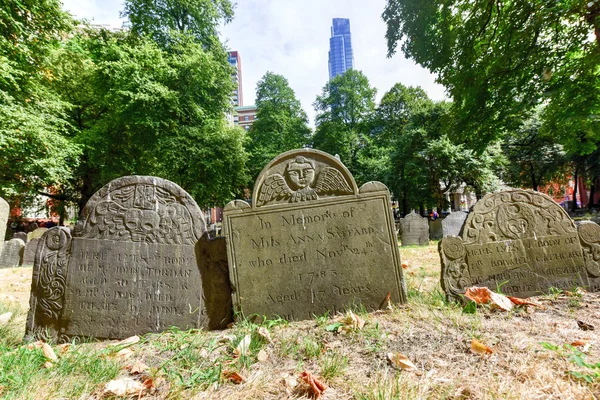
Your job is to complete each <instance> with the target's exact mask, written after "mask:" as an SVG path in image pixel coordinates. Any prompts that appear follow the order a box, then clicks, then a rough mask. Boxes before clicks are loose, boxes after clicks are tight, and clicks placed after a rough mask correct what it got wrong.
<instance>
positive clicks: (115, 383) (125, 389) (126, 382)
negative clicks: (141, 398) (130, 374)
mask: <svg viewBox="0 0 600 400" xmlns="http://www.w3.org/2000/svg"><path fill="white" fill-rule="evenodd" d="M144 389H145V387H144V384H143V383H141V382H138V381H135V380H133V379H131V378H121V379H114V380H112V381H110V382H108V383H107V384H106V386H104V393H107V394H113V395H115V396H127V395H131V394H141V392H142V391H143V390H144Z"/></svg>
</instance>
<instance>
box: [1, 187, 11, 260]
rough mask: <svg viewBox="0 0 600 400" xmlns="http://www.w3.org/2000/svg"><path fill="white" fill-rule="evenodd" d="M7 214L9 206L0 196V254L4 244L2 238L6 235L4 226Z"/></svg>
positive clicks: (6, 221)
mask: <svg viewBox="0 0 600 400" xmlns="http://www.w3.org/2000/svg"><path fill="white" fill-rule="evenodd" d="M8 214H10V207H9V205H8V203H7V202H6V200H4V199H3V198H2V197H0V254H2V247H3V246H4V238H5V237H6V227H7V224H8Z"/></svg>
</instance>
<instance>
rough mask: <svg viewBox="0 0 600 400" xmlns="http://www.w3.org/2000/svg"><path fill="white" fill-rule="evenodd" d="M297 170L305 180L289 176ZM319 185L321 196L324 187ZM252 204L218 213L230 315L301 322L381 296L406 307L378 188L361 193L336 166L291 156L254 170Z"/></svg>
mask: <svg viewBox="0 0 600 400" xmlns="http://www.w3.org/2000/svg"><path fill="white" fill-rule="evenodd" d="M302 169H304V171H302ZM295 170H300V171H301V172H300V176H301V177H302V176H307V179H305V180H304V181H300V180H298V179H295V178H294V179H295V180H294V179H292V178H291V177H290V176H288V174H289V172H288V171H295ZM277 175H278V176H277ZM274 176H275V177H274ZM325 178H327V179H328V181H329V183H328V185H329V186H328V187H329V189H327V188H325V187H324V186H323V183H322V182H323V179H325ZM276 179H277V180H278V185H283V186H284V189H286V191H282V192H281V193H282V194H279V195H278V194H277V193H276V192H272V194H269V190H271V189H272V188H271V187H267V186H268V185H270V184H271V182H273V181H275V180H276ZM296 182H299V183H300V184H304V186H300V185H297V184H296ZM253 204H254V206H253V207H252V206H250V205H249V204H248V203H246V202H243V201H239V200H238V201H234V202H231V203H229V204H228V205H227V206H226V207H225V210H224V230H225V235H226V238H227V249H228V258H229V268H230V277H231V282H232V286H233V288H234V292H233V304H234V309H235V310H237V311H238V312H241V313H242V314H243V315H245V316H250V315H254V314H256V315H259V316H266V317H267V318H275V317H282V318H285V319H286V320H303V319H310V318H314V315H323V314H325V313H326V312H328V313H329V314H330V315H332V314H335V313H337V312H340V311H343V310H344V309H345V308H346V307H348V306H350V305H353V304H358V303H361V304H363V305H364V306H365V307H366V308H367V309H368V310H374V309H377V307H378V306H379V305H380V303H381V302H382V301H383V300H384V298H385V297H386V295H387V294H388V293H391V298H392V301H394V302H401V303H403V302H405V300H406V288H405V285H404V280H403V277H402V268H401V263H400V254H399V251H398V245H397V240H396V235H395V232H394V219H393V215H392V210H391V202H390V197H389V192H388V190H387V188H386V187H385V186H384V185H383V184H381V183H379V182H370V183H367V184H365V185H363V186H362V187H361V188H360V190H359V189H358V188H357V187H356V183H355V182H354V179H353V177H352V175H351V174H350V172H349V171H348V170H347V169H346V167H345V166H344V165H343V164H342V163H341V162H340V161H339V160H337V159H336V158H334V157H332V156H330V155H329V154H327V153H323V152H320V151H317V150H309V149H302V150H293V151H290V152H287V153H283V154H281V155H280V156H278V157H277V158H275V159H274V160H273V161H271V163H270V164H269V165H267V166H266V167H265V169H264V170H263V171H262V173H261V174H260V176H259V178H258V180H257V182H256V185H255V192H254V194H253Z"/></svg>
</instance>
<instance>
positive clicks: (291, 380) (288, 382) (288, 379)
mask: <svg viewBox="0 0 600 400" xmlns="http://www.w3.org/2000/svg"><path fill="white" fill-rule="evenodd" d="M281 377H282V378H283V383H284V385H285V386H287V387H288V388H290V389H294V388H295V387H296V386H298V380H297V379H296V378H295V377H294V376H292V375H289V374H287V373H284V374H282V375H281Z"/></svg>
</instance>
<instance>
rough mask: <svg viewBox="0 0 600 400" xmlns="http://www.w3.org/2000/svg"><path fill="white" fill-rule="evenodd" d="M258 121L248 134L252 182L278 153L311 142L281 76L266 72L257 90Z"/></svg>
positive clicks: (305, 119) (301, 112)
mask: <svg viewBox="0 0 600 400" xmlns="http://www.w3.org/2000/svg"><path fill="white" fill-rule="evenodd" d="M256 108H257V111H256V116H257V120H256V121H255V122H254V123H253V124H252V128H251V129H250V131H249V137H250V140H249V142H248V145H247V148H248V152H249V153H250V162H249V168H250V175H251V180H252V182H251V183H250V185H251V186H252V185H253V184H254V181H255V180H256V178H257V177H258V174H259V173H260V171H261V170H262V168H263V167H264V166H265V165H267V163H268V162H269V161H271V160H272V159H273V158H274V157H276V156H277V155H278V154H280V153H283V152H285V151H288V150H292V149H297V148H300V147H304V146H306V145H308V144H309V143H310V137H311V134H312V131H311V129H310V127H309V126H308V117H307V116H306V113H305V112H304V110H303V109H302V106H301V105H300V101H299V100H298V99H297V98H296V94H295V93H294V91H293V90H292V88H290V86H289V83H288V81H287V79H286V78H285V77H283V76H282V75H277V74H274V73H272V72H267V73H266V74H265V75H264V76H263V77H262V78H261V80H260V81H259V82H258V84H257V87H256Z"/></svg>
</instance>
